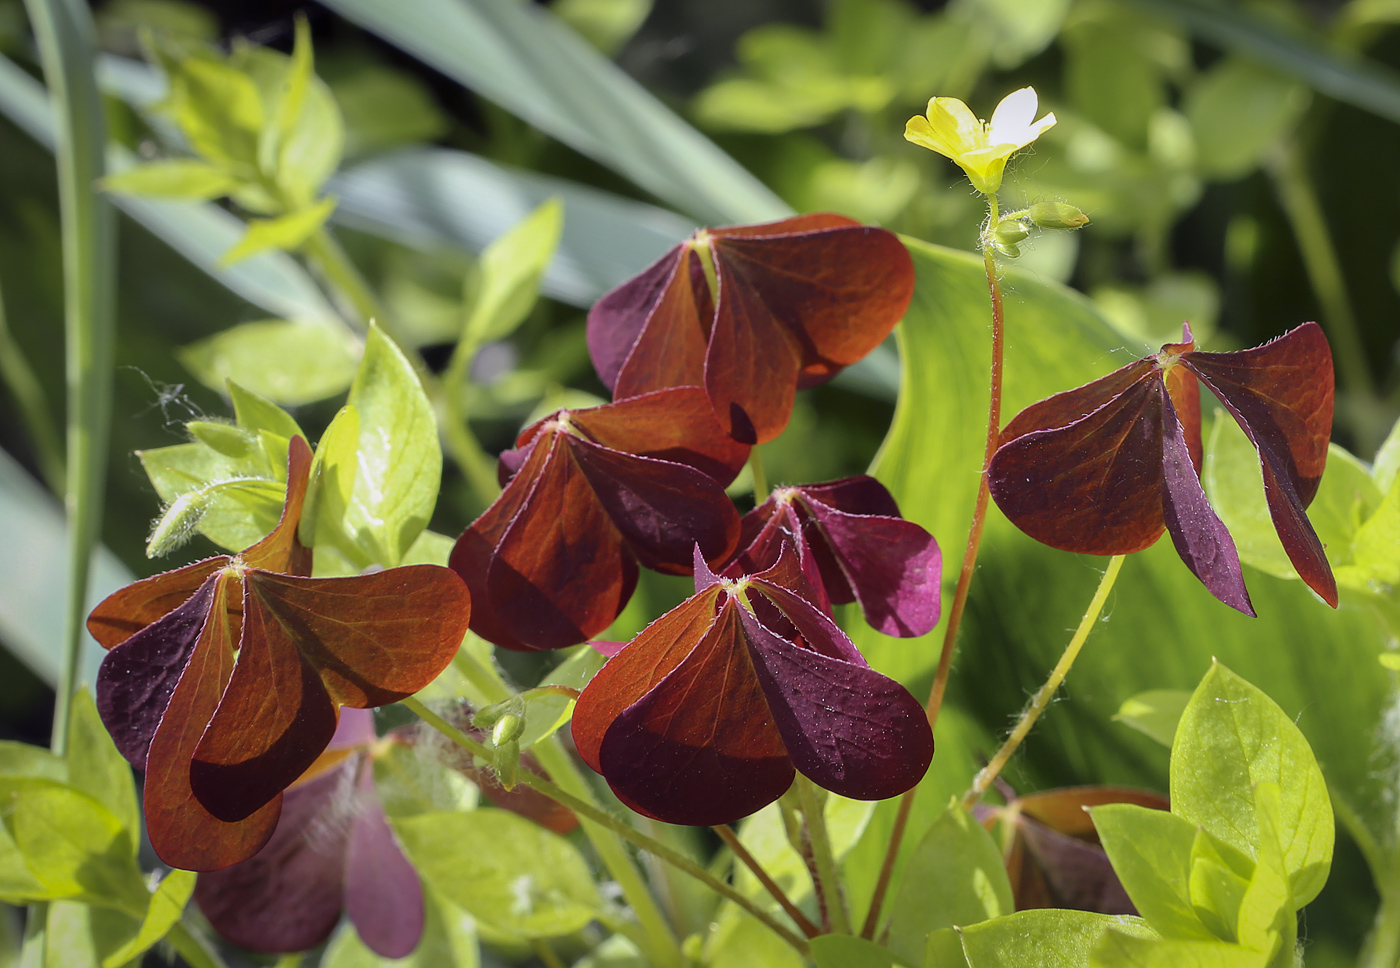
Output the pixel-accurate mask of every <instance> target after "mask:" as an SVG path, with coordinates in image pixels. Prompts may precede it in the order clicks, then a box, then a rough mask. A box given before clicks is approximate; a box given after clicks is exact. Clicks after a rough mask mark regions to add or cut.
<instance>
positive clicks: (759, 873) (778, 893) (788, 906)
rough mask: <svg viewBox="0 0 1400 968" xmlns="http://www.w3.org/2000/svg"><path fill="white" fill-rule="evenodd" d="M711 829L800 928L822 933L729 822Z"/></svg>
mask: <svg viewBox="0 0 1400 968" xmlns="http://www.w3.org/2000/svg"><path fill="white" fill-rule="evenodd" d="M710 829H711V830H713V831H714V832H715V833H716V834H718V835H719V839H720V840H722V841H724V845H725V846H726V847H728V848H729V849H730V850H731V851H732V852H733V853H734V856H735V857H737V858H738V859H739V862H740V863H742V864H743V865H744V866H745V867H747V868H748V869H749V870H750V871H752V872H753V876H754V877H756V878H758V882H759V883H760V884H762V885H763V888H764V890H766V891H767V892H768V893H769V894H770V895H772V897H773V900H775V901H777V902H778V905H779V906H780V907H781V908H782V909H783V910H784V911H785V912H786V913H787V916H788V917H790V918H792V920H793V923H794V924H796V925H797V928H798V930H800V931H801V932H802V933H803V934H805V935H806V936H807V937H809V938H815V937H816V936H817V935H819V934H821V928H818V927H817V926H816V925H815V924H813V923H812V921H811V919H810V918H808V917H807V915H805V914H803V913H802V911H801V910H800V909H799V908H798V907H797V905H796V904H793V903H792V898H790V897H788V895H787V892H786V891H784V890H783V889H782V887H781V885H779V884H778V882H777V881H775V880H773V878H772V876H771V875H770V874H769V873H768V872H767V871H766V870H764V869H763V865H762V864H760V863H759V862H758V858H756V857H754V855H753V854H751V853H749V849H748V848H747V847H745V846H744V844H743V841H741V840H740V839H739V837H738V835H737V834H735V833H734V831H733V830H732V829H730V827H729V825H728V824H719V825H717V826H714V827H711V828H710Z"/></svg>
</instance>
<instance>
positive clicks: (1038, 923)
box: [961, 908, 1156, 968]
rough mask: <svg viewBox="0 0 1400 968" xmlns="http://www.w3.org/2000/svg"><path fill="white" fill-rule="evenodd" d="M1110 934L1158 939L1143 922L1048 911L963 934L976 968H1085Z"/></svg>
mask: <svg viewBox="0 0 1400 968" xmlns="http://www.w3.org/2000/svg"><path fill="white" fill-rule="evenodd" d="M1109 928H1118V929H1120V930H1122V931H1125V932H1127V933H1128V934H1129V935H1130V936H1133V937H1141V938H1155V937H1156V934H1155V932H1153V931H1152V930H1151V929H1150V928H1148V927H1147V926H1146V924H1145V922H1143V921H1142V920H1141V919H1139V918H1130V917H1125V916H1122V915H1117V916H1115V915H1108V914H1090V913H1089V912H1087V911H1061V910H1057V909H1055V908H1042V909H1039V910H1034V911H1020V912H1018V913H1016V914H1010V915H1007V916H1006V917H1003V918H997V919H995V920H993V921H983V922H982V923H981V924H973V925H969V926H968V927H965V928H963V929H962V931H961V933H962V941H963V952H964V953H965V954H966V955H967V963H968V965H969V966H970V968H1027V966H1029V965H1035V966H1036V968H1084V965H1086V964H1088V961H1089V952H1090V951H1091V950H1093V947H1094V945H1095V944H1097V943H1098V941H1099V939H1100V938H1102V937H1103V936H1104V933H1105V932H1106V931H1107V930H1108V929H1109Z"/></svg>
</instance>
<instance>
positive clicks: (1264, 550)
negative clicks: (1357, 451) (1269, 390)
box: [1201, 414, 1381, 578]
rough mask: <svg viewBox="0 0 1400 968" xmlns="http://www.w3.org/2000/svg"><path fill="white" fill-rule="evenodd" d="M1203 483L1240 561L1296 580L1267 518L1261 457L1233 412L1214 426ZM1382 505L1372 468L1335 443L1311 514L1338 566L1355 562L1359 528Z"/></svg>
mask: <svg viewBox="0 0 1400 968" xmlns="http://www.w3.org/2000/svg"><path fill="white" fill-rule="evenodd" d="M1201 482H1202V484H1203V485H1204V486H1205V488H1206V493H1207V494H1208V495H1209V496H1210V500H1211V504H1212V505H1213V506H1214V507H1215V509H1216V511H1217V512H1218V513H1219V515H1220V519H1221V520H1222V521H1223V522H1225V526H1226V527H1227V528H1229V529H1230V534H1231V535H1232V536H1233V537H1234V539H1235V546H1236V548H1237V549H1238V550H1239V553H1240V560H1241V561H1243V562H1245V563H1246V564H1250V565H1253V566H1254V567H1255V568H1258V569H1260V570H1262V571H1266V572H1268V573H1269V574H1271V575H1275V576H1277V577H1279V578H1297V576H1298V573H1297V572H1296V571H1294V570H1293V565H1292V563H1291V562H1290V561H1289V560H1288V555H1287V553H1285V552H1284V550H1283V545H1282V543H1281V542H1280V541H1279V538H1278V534H1277V532H1276V531H1275V530H1274V524H1273V519H1272V518H1271V517H1270V516H1269V508H1268V505H1267V503H1266V502H1265V499H1264V477H1263V473H1262V472H1261V471H1260V469H1259V455H1258V453H1257V452H1256V451H1255V449H1254V445H1253V444H1251V443H1250V442H1249V438H1247V437H1246V436H1245V435H1244V431H1242V430H1241V429H1240V428H1239V425H1238V424H1236V423H1235V421H1234V420H1233V419H1231V418H1230V417H1229V416H1226V415H1223V414H1222V415H1221V416H1219V417H1217V419H1216V421H1215V426H1214V427H1213V428H1212V430H1211V433H1210V442H1209V445H1208V446H1207V449H1206V458H1205V464H1204V466H1203V468H1202V472H1201ZM1380 503H1381V492H1380V491H1379V490H1378V489H1377V488H1376V486H1375V484H1374V483H1373V482H1372V480H1371V474H1370V469H1369V468H1368V467H1367V466H1366V465H1365V464H1363V463H1362V462H1361V461H1359V460H1357V459H1356V458H1355V457H1353V456H1352V455H1351V454H1349V453H1347V451H1345V450H1344V449H1342V448H1341V447H1339V446H1337V445H1336V444H1332V445H1331V446H1330V447H1329V448H1328V451H1327V469H1326V472H1325V473H1324V474H1323V475H1322V483H1321V484H1320V485H1319V486H1318V491H1317V496H1316V497H1314V498H1313V502H1312V504H1311V505H1310V506H1309V508H1308V517H1309V519H1310V520H1311V521H1312V522H1313V527H1314V528H1315V529H1316V530H1317V536H1318V538H1320V539H1321V540H1322V543H1323V546H1324V547H1325V548H1326V549H1327V558H1328V560H1329V561H1330V562H1331V563H1332V566H1333V568H1334V569H1337V570H1339V571H1340V570H1341V569H1342V568H1343V567H1344V566H1346V565H1349V564H1351V562H1352V542H1353V540H1354V539H1355V537H1356V534H1357V530H1358V528H1359V527H1360V526H1361V524H1362V522H1364V521H1365V520H1367V519H1368V518H1369V517H1371V516H1372V514H1373V513H1374V512H1375V510H1376V509H1377V507H1378V506H1379V505H1380Z"/></svg>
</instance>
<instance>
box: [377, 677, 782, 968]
mask: <svg viewBox="0 0 1400 968" xmlns="http://www.w3.org/2000/svg"><path fill="white" fill-rule="evenodd" d="M403 704H404V705H405V706H407V707H408V708H409V709H411V710H413V711H414V712H415V713H417V714H418V716H419V718H421V719H422V720H423V721H424V722H425V723H427V724H428V725H429V726H431V727H433V728H434V729H436V730H437V731H438V732H440V733H442V734H443V735H444V736H446V737H447V738H448V739H450V740H451V741H452V742H454V743H456V744H457V745H458V746H460V747H462V749H464V750H466V751H467V752H469V753H471V754H472V755H474V756H477V757H479V758H481V759H483V760H486V761H487V762H490V760H491V751H490V750H489V749H487V748H486V746H485V744H482V743H478V742H477V741H476V740H474V739H472V738H471V737H470V736H468V735H467V734H466V733H463V732H462V731H461V730H460V729H457V728H456V727H455V726H453V725H452V724H451V723H448V722H447V721H446V720H444V719H443V718H442V717H441V716H439V715H437V714H436V713H434V712H433V711H432V710H431V709H428V708H427V707H426V706H424V705H423V703H422V702H421V701H420V700H418V699H414V698H411V697H410V698H408V699H405V700H403ZM543 746H544V744H540V745H539V746H535V747H532V749H534V750H535V753H536V755H537V756H538V755H539V752H540V750H541V748H542V747H543ZM540 762H541V763H542V764H543V763H544V757H542V756H541V757H540ZM546 769H548V766H546ZM520 782H521V783H523V784H525V785H526V786H528V787H530V788H531V789H534V790H537V791H539V792H540V793H542V794H544V795H545V796H547V797H549V798H550V799H551V800H553V801H554V802H555V803H561V804H563V805H564V806H566V807H568V808H569V809H570V810H572V811H574V813H576V814H578V815H579V818H580V819H581V820H583V821H584V823H585V829H587V826H588V825H589V824H592V825H595V826H597V827H602V828H605V829H606V830H609V831H611V832H612V833H614V834H616V835H618V836H619V837H620V838H622V839H623V840H627V841H629V842H631V843H633V844H635V845H636V846H638V847H640V848H641V849H643V850H645V851H648V852H649V853H651V854H654V855H655V856H657V857H659V858H661V859H662V860H664V861H666V862H667V863H668V864H672V865H674V866H675V867H677V868H678V869H680V870H682V871H684V872H685V873H687V874H689V875H690V876H691V877H694V878H695V879H696V880H698V881H700V882H701V883H703V884H705V885H706V886H707V887H709V888H710V889H711V890H713V891H714V892H715V893H716V894H719V895H720V896H722V897H725V898H728V899H729V900H731V901H733V902H734V903H735V904H737V905H739V906H740V907H741V908H743V909H744V910H745V911H747V912H748V913H749V914H751V915H753V917H755V918H756V919H758V920H759V921H760V922H762V923H763V924H764V925H765V926H767V927H768V928H769V929H770V930H771V931H772V932H773V933H774V934H776V935H778V937H780V938H782V939H783V940H784V941H786V942H787V943H788V944H790V945H792V947H793V948H795V949H796V950H797V951H798V952H799V953H800V954H801V955H802V956H803V957H806V956H807V955H808V953H809V948H808V946H807V942H806V941H804V940H803V939H802V938H800V937H798V936H797V935H795V934H793V933H792V932H791V931H789V930H788V929H787V928H785V927H784V926H783V925H782V924H780V923H779V922H778V921H777V920H775V919H774V918H773V917H772V916H771V915H769V914H768V912H767V911H764V910H763V909H762V908H760V907H759V906H758V905H756V904H755V903H754V902H753V901H751V900H749V899H748V898H746V897H744V895H742V894H740V893H739V892H738V891H736V890H735V889H734V888H733V887H732V886H730V885H729V884H726V883H724V882H723V881H721V880H720V879H719V878H717V877H715V876H714V875H713V874H711V873H710V872H709V871H707V870H705V868H703V867H701V866H700V865H699V864H697V863H696V862H695V861H693V860H691V859H690V858H689V857H686V856H685V855H684V854H682V853H681V852H680V851H677V850H674V849H673V848H671V847H668V846H667V845H666V844H663V843H661V842H660V841H658V840H654V839H652V838H651V837H648V836H647V835H646V834H643V833H641V832H640V831H638V830H636V829H635V828H633V827H632V826H631V825H630V824H628V823H627V822H626V821H624V820H622V819H620V818H618V817H614V816H613V815H612V814H610V813H608V812H607V811H605V810H603V809H602V808H601V807H599V806H598V805H597V804H595V803H592V802H589V801H588V800H584V799H583V798H581V797H576V796H574V795H573V794H572V793H569V792H568V791H566V790H564V789H563V788H562V787H560V786H556V785H555V784H553V783H551V782H549V781H548V780H546V779H545V778H544V777H541V776H536V775H535V774H533V773H530V772H528V771H524V772H522V773H521V774H520ZM593 843H594V845H595V846H597V845H598V841H597V840H594V841H593ZM600 854H601V851H600ZM629 863H630V862H629ZM615 873H616V872H614V874H615ZM624 887H625V885H624ZM630 899H631V896H630V894H629V900H630ZM639 918H640V915H639ZM673 963H674V964H680V963H681V959H680V949H679V948H677V949H676V959H675V961H674V962H673Z"/></svg>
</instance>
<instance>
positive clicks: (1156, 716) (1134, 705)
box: [1113, 689, 1191, 749]
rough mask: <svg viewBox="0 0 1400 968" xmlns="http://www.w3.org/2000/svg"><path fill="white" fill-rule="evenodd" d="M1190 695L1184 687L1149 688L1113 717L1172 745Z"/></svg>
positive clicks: (1166, 744)
mask: <svg viewBox="0 0 1400 968" xmlns="http://www.w3.org/2000/svg"><path fill="white" fill-rule="evenodd" d="M1190 699H1191V693H1189V692H1187V691H1186V690H1185V689H1149V690H1148V691H1147V692H1140V693H1138V694H1137V695H1136V696H1133V697H1132V698H1131V699H1127V700H1125V701H1124V702H1123V705H1121V706H1119V707H1118V712H1117V713H1115V714H1114V716H1113V718H1114V719H1116V720H1117V721H1118V722H1120V723H1123V724H1124V725H1126V726H1131V727H1132V728H1133V729H1135V730H1137V731H1138V732H1140V733H1143V734H1144V735H1146V736H1151V737H1152V738H1153V739H1155V740H1156V741H1157V742H1159V743H1161V744H1162V745H1163V746H1165V747H1167V748H1168V749H1170V748H1171V745H1172V737H1174V736H1175V735H1176V724H1177V722H1178V721H1179V720H1180V719H1181V711H1182V710H1183V709H1185V708H1186V703H1187V702H1189V701H1190Z"/></svg>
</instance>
